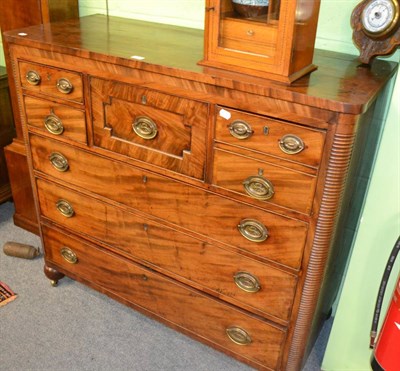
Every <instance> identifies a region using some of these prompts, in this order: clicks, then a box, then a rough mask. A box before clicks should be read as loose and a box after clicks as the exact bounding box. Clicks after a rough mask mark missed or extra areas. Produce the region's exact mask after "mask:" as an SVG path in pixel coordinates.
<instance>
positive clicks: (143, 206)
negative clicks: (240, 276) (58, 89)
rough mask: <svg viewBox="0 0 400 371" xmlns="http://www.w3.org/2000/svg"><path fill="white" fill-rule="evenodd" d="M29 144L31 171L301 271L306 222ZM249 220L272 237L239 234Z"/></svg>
mask: <svg viewBox="0 0 400 371" xmlns="http://www.w3.org/2000/svg"><path fill="white" fill-rule="evenodd" d="M30 141H31V146H32V158H33V166H34V168H35V169H36V170H38V171H41V172H43V173H46V174H48V175H51V176H53V177H56V178H57V179H60V180H62V181H63V182H69V183H70V184H74V185H76V186H78V187H81V188H82V189H85V190H90V191H91V192H94V193H97V194H99V195H102V196H104V197H106V198H109V199H112V200H114V201H117V202H120V203H123V204H125V205H128V206H131V207H134V208H136V209H138V210H140V211H143V212H145V213H148V214H151V215H153V216H156V217H159V218H161V219H165V220H167V221H168V222H170V223H173V224H176V225H179V226H181V227H182V228H185V229H189V230H192V231H194V232H196V233H199V234H201V235H204V236H209V238H212V239H213V240H217V241H220V242H222V243H225V244H229V246H230V247H231V248H234V249H237V248H238V249H241V250H243V251H246V252H248V253H250V254H254V255H257V256H260V257H264V258H267V259H269V260H273V261H276V262H278V263H281V264H284V265H287V266H290V267H292V268H295V269H299V268H300V265H301V259H302V254H303V247H304V243H305V238H306V234H307V229H308V225H307V224H306V223H303V222H300V221H298V220H294V219H289V218H285V217H281V216H278V215H275V214H272V213H267V212H265V211H263V210H260V209H257V208H254V207H250V206H247V205H245V204H241V203H237V202H235V201H232V200H229V199H226V198H223V197H220V196H217V195H215V194H213V193H209V192H205V191H203V190H201V189H199V188H196V187H191V186H188V185H185V184H182V183H180V182H175V181H172V180H170V179H169V178H166V177H162V176H158V175H155V174H152V173H150V172H144V171H142V170H139V169H136V168H135V167H133V166H129V165H126V164H123V163H119V162H115V161H110V160H108V159H105V158H103V157H100V156H96V155H93V154H90V153H88V152H86V151H81V150H78V149H76V148H73V147H71V146H68V145H65V144H61V143H57V142H55V141H52V140H50V139H47V138H41V137H37V136H34V135H32V136H31V138H30ZM54 152H56V153H60V154H62V155H63V156H65V158H66V159H67V160H68V164H69V166H68V169H67V170H66V171H65V172H60V171H58V170H56V169H55V168H54V167H53V166H52V164H51V162H50V161H49V157H50V155H51V154H52V153H54ZM232 210H234V211H235V212H234V213H233V212H232ZM246 219H252V220H253V219H254V220H257V221H259V222H260V223H262V224H263V225H265V227H266V228H267V230H268V237H267V238H266V239H265V240H264V241H262V242H253V241H250V240H248V239H246V238H245V237H244V236H243V235H242V234H241V233H240V231H239V229H238V226H239V225H241V224H242V221H243V220H246Z"/></svg>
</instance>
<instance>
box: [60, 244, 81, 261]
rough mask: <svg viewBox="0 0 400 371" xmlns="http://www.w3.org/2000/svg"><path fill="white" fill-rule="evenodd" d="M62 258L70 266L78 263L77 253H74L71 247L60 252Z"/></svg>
mask: <svg viewBox="0 0 400 371" xmlns="http://www.w3.org/2000/svg"><path fill="white" fill-rule="evenodd" d="M60 253H61V256H62V257H63V258H64V260H66V261H67V262H68V263H70V264H76V263H78V257H77V256H76V254H75V252H74V251H72V250H71V249H70V248H69V247H63V248H62V249H61V250H60Z"/></svg>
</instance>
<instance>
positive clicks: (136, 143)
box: [90, 77, 208, 179]
mask: <svg viewBox="0 0 400 371" xmlns="http://www.w3.org/2000/svg"><path fill="white" fill-rule="evenodd" d="M90 85H91V98H92V108H93V136H94V138H93V141H94V145H95V146H98V147H101V148H105V149H108V150H111V151H114V152H116V153H119V154H122V155H125V156H128V157H131V158H134V159H137V160H140V161H145V162H148V163H151V164H154V165H156V166H160V167H163V168H166V169H169V170H172V171H175V172H178V173H182V174H186V175H189V176H191V177H194V178H197V179H203V178H204V170H205V169H204V168H205V159H206V136H207V135H206V134H207V122H208V104H205V103H200V102H197V101H192V100H189V99H184V98H181V97H177V96H173V95H168V94H164V93H161V92H158V91H155V90H151V89H148V88H144V87H141V86H135V85H128V84H123V83H119V82H115V81H105V80H102V79H98V78H94V77H93V78H91V84H90Z"/></svg>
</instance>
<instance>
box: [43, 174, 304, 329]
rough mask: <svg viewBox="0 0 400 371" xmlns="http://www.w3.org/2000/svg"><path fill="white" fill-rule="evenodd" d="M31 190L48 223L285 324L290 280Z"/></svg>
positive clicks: (102, 207) (137, 220)
mask: <svg viewBox="0 0 400 371" xmlns="http://www.w3.org/2000/svg"><path fill="white" fill-rule="evenodd" d="M37 186H38V195H39V204H40V210H41V214H42V215H43V216H45V217H46V218H49V219H51V220H52V221H53V222H56V223H58V224H60V225H63V226H64V227H66V228H69V229H71V230H73V231H74V232H78V233H80V234H86V235H90V237H93V238H96V239H98V240H100V241H101V242H105V243H107V244H109V245H111V246H113V247H116V248H118V249H120V250H122V251H124V252H126V253H128V254H130V255H132V256H134V257H136V258H139V259H141V260H143V261H145V262H147V263H150V264H152V265H156V266H157V267H160V268H162V269H163V270H165V271H167V272H172V273H173V274H176V275H178V276H181V277H183V278H184V279H186V280H188V281H194V282H196V283H197V284H198V285H201V286H203V287H205V288H206V289H209V290H211V291H212V292H213V294H214V295H217V296H220V297H222V298H224V299H225V300H228V301H231V302H233V303H234V304H236V305H240V306H242V307H245V308H249V307H253V308H256V309H258V310H259V311H261V312H264V313H266V314H268V315H270V316H276V317H278V318H280V319H283V320H286V321H287V320H288V319H289V316H290V314H291V307H292V303H293V298H294V293H295V290H296V283H297V277H295V276H294V275H291V274H288V273H285V272H282V271H281V270H279V269H276V268H273V267H270V266H268V265H266V264H262V263H260V262H257V261H255V260H253V259H250V258H246V257H244V256H242V255H240V254H235V253H232V252H229V251H227V250H225V249H221V248H218V247H216V246H213V245H211V244H207V243H205V242H203V241H201V240H198V239H195V238H191V237H189V236H188V235H186V234H183V233H179V232H177V231H175V230H173V229H171V228H168V227H165V226H163V225H161V224H159V223H156V222H154V221H151V220H148V219H146V218H143V217H141V216H139V215H136V214H134V213H130V212H126V211H125V210H122V209H120V208H117V207H115V206H112V205H108V204H107V203H104V202H100V201H97V200H95V199H92V198H90V197H87V196H84V195H82V194H79V193H78V192H74V191H71V190H69V189H67V188H64V187H60V186H56V185H54V184H52V183H50V182H46V181H43V180H40V179H39V180H37ZM60 202H61V203H60ZM66 208H71V209H69V211H70V213H68V210H66Z"/></svg>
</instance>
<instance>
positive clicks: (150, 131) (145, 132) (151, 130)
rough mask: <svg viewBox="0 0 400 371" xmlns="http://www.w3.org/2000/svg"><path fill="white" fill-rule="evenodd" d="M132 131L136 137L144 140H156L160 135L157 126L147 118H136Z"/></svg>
mask: <svg viewBox="0 0 400 371" xmlns="http://www.w3.org/2000/svg"><path fill="white" fill-rule="evenodd" d="M132 129H133V131H134V132H135V133H136V135H138V136H139V137H141V138H143V139H154V138H155V137H156V136H157V133H158V128H157V124H156V123H155V122H154V121H153V120H152V119H151V118H150V117H147V116H138V117H136V119H135V121H134V123H133V124H132Z"/></svg>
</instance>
